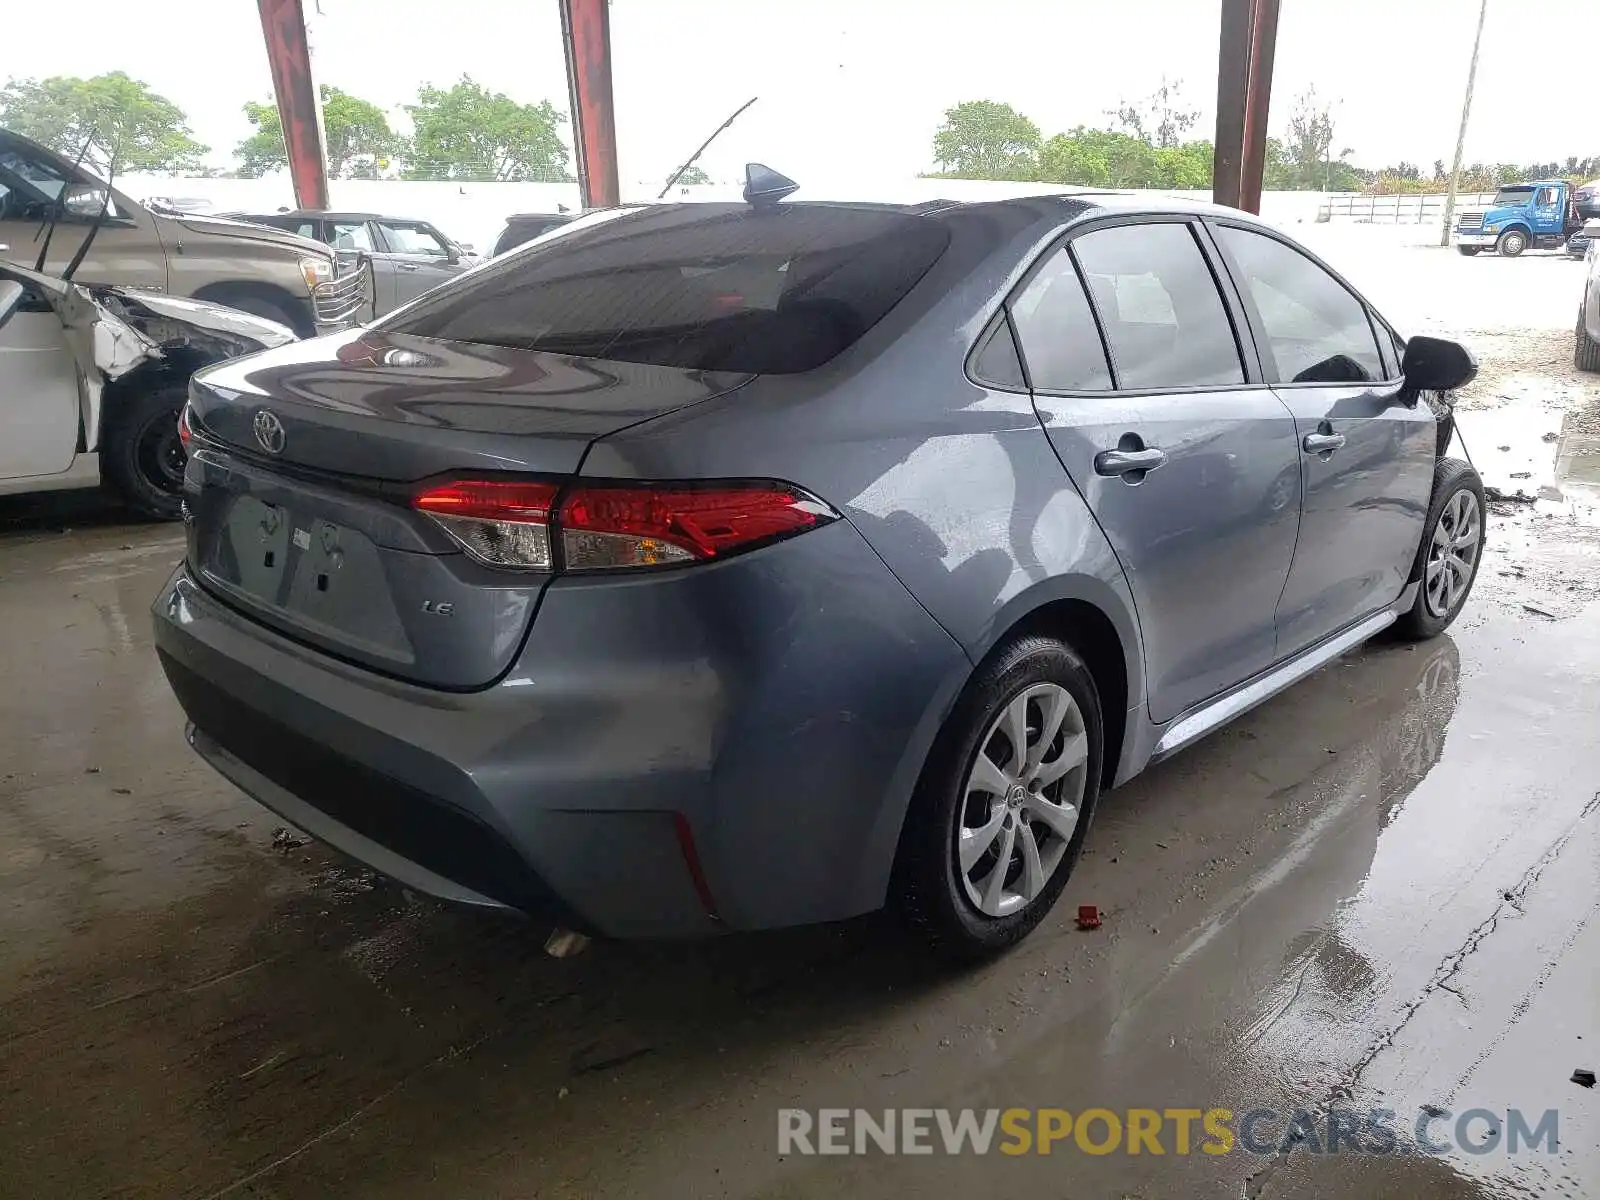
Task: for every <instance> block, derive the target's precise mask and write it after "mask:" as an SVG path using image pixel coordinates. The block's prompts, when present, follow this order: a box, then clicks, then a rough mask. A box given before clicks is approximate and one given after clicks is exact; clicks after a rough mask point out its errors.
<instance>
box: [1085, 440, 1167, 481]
mask: <svg viewBox="0 0 1600 1200" xmlns="http://www.w3.org/2000/svg"><path fill="white" fill-rule="evenodd" d="M1166 461H1167V452H1166V451H1165V450H1158V449H1156V448H1155V447H1154V446H1146V447H1145V448H1144V449H1142V450H1102V451H1100V453H1099V454H1096V455H1095V456H1094V469H1095V474H1097V475H1128V474H1131V473H1132V472H1134V471H1154V470H1155V469H1156V468H1157V467H1159V466H1161V465H1162V464H1163V463H1165V462H1166Z"/></svg>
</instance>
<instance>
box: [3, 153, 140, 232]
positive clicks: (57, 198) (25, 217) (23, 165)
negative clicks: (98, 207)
mask: <svg viewBox="0 0 1600 1200" xmlns="http://www.w3.org/2000/svg"><path fill="white" fill-rule="evenodd" d="M69 185H71V186H75V187H76V188H77V189H78V190H80V191H82V190H92V194H93V195H94V197H95V200H96V203H97V204H98V203H99V202H100V201H103V200H106V196H105V191H104V187H103V185H101V184H100V183H97V182H96V181H94V180H93V179H92V178H91V177H88V176H83V175H79V176H77V177H74V176H72V175H69V174H68V173H67V172H66V171H65V170H63V169H62V168H60V167H58V166H56V164H55V163H53V162H50V161H49V160H48V159H45V158H41V157H39V156H38V155H35V154H30V153H29V152H28V151H27V150H26V149H23V148H20V147H16V146H6V147H5V148H4V149H0V220H6V221H47V220H50V219H51V218H54V219H56V220H59V221H66V222H73V221H77V222H83V221H87V220H89V219H90V218H88V217H85V216H80V215H78V214H76V213H73V212H70V211H68V210H66V209H65V208H63V207H61V199H62V193H63V192H64V191H65V190H66V189H67V187H68V186H69ZM106 216H108V217H110V218H112V219H113V220H115V219H117V218H118V217H120V216H122V213H121V212H119V211H118V208H117V202H116V200H114V199H111V200H108V201H106Z"/></svg>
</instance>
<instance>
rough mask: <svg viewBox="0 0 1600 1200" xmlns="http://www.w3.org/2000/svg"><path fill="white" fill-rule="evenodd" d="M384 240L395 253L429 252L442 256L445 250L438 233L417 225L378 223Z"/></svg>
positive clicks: (436, 256) (445, 252) (438, 256)
mask: <svg viewBox="0 0 1600 1200" xmlns="http://www.w3.org/2000/svg"><path fill="white" fill-rule="evenodd" d="M379 228H380V229H382V230H383V238H384V241H386V242H388V243H389V249H391V250H393V251H394V252H395V253H396V254H431V255H433V256H434V257H435V258H444V257H445V255H446V254H447V250H446V248H445V245H444V243H443V242H442V241H440V240H439V236H438V234H436V233H434V232H432V231H431V230H428V229H423V228H421V227H420V226H417V225H390V224H387V223H384V224H380V225H379Z"/></svg>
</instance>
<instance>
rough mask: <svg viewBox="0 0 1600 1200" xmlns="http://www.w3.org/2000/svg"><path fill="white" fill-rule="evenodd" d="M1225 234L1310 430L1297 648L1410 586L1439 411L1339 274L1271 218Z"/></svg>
mask: <svg viewBox="0 0 1600 1200" xmlns="http://www.w3.org/2000/svg"><path fill="white" fill-rule="evenodd" d="M1216 234H1217V239H1218V242H1219V244H1220V245H1221V246H1222V248H1223V250H1224V252H1225V257H1226V259H1227V261H1228V263H1229V267H1230V270H1231V272H1232V274H1233V276H1234V278H1235V280H1236V281H1237V283H1238V286H1239V289H1240V292H1241V293H1242V295H1243V298H1244V301H1245V308H1246V311H1247V312H1248V313H1249V316H1250V321H1251V324H1252V325H1253V326H1254V328H1255V335H1256V343H1257V345H1258V346H1259V347H1260V350H1261V360H1262V368H1263V370H1265V371H1266V372H1267V373H1268V378H1270V379H1271V380H1273V387H1274V390H1275V391H1276V392H1277V393H1278V395H1279V397H1281V398H1282V400H1283V402H1284V403H1285V404H1287V405H1288V406H1289V409H1290V411H1291V412H1292V413H1293V414H1294V420H1295V431H1296V434H1297V435H1298V440H1299V451H1298V453H1299V459H1300V474H1301V480H1302V486H1301V491H1302V495H1303V500H1302V511H1301V517H1300V543H1299V549H1298V550H1297V552H1296V554H1295V560H1294V567H1293V569H1292V570H1291V571H1290V573H1289V581H1288V584H1287V586H1286V587H1285V588H1284V590H1283V599H1282V601H1281V602H1280V603H1279V605H1278V617H1277V624H1278V655H1279V657H1286V656H1288V655H1290V654H1294V653H1296V652H1297V651H1299V650H1302V649H1304V648H1305V647H1307V646H1309V645H1311V644H1312V643H1313V642H1316V641H1318V640H1319V639H1321V638H1323V637H1326V636H1327V635H1329V634H1331V633H1333V632H1335V631H1336V630H1338V629H1340V628H1342V627H1343V626H1345V625H1348V624H1350V623H1351V622H1353V621H1355V620H1357V619H1358V618H1360V617H1364V616H1366V615H1368V614H1370V613H1372V612H1374V611H1376V610H1377V609H1380V608H1382V607H1384V606H1385V605H1387V604H1390V603H1392V602H1393V601H1394V600H1395V599H1397V598H1398V597H1399V595H1400V592H1401V590H1402V589H1403V588H1404V587H1405V583H1406V576H1407V575H1408V574H1409V572H1410V568H1411V562H1412V558H1413V556H1414V555H1415V554H1416V550H1417V542H1418V539H1419V538H1420V537H1421V535H1422V525H1423V522H1424V520H1425V518H1426V516H1427V511H1428V499H1429V494H1430V492H1431V490H1432V487H1433V465H1434V458H1435V454H1436V446H1435V443H1434V417H1433V411H1432V410H1431V409H1430V408H1429V407H1428V406H1427V405H1426V404H1423V403H1420V402H1419V401H1418V400H1417V398H1416V397H1415V395H1414V394H1413V395H1411V396H1409V397H1408V396H1407V394H1406V392H1405V389H1404V387H1403V383H1402V381H1401V379H1400V378H1399V365H1398V362H1397V361H1396V359H1395V356H1394V355H1392V354H1390V355H1385V354H1383V353H1382V352H1381V351H1380V349H1379V344H1378V340H1377V339H1378V332H1377V329H1376V328H1375V324H1374V321H1373V318H1372V315H1371V313H1369V311H1368V310H1367V307H1366V305H1365V303H1363V301H1362V300H1361V299H1360V298H1359V297H1358V296H1356V295H1355V294H1354V293H1353V292H1352V291H1350V289H1349V288H1348V287H1346V286H1345V284H1344V283H1343V282H1342V281H1341V280H1339V279H1338V277H1336V276H1335V275H1333V274H1332V273H1331V272H1330V271H1328V270H1327V268H1325V267H1323V266H1322V265H1321V264H1320V263H1318V262H1316V261H1315V260H1314V259H1312V258H1311V257H1310V256H1308V255H1307V254H1305V253H1304V252H1303V251H1301V250H1300V249H1298V248H1297V247H1295V246H1293V245H1291V244H1290V243H1288V242H1287V241H1285V240H1281V239H1279V238H1277V237H1274V236H1272V235H1271V234H1269V233H1266V232H1264V231H1262V230H1260V229H1258V228H1255V227H1248V228H1247V227H1244V226H1242V225H1234V224H1230V223H1228V222H1219V223H1218V224H1217V227H1216ZM1408 399H1409V403H1408V402H1406V401H1407V400H1408Z"/></svg>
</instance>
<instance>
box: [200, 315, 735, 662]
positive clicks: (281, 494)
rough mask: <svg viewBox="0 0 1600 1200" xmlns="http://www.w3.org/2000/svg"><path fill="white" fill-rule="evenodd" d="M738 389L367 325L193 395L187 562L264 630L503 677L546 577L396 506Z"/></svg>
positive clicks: (558, 475)
mask: <svg viewBox="0 0 1600 1200" xmlns="http://www.w3.org/2000/svg"><path fill="white" fill-rule="evenodd" d="M748 378H749V376H747V375H738V374H733V373H705V372H691V371H685V370H678V369H675V368H669V367H654V366H645V365H639V364H630V363H617V362H608V361H601V360H594V359H589V360H584V359H570V358H566V357H563V356H559V355H550V354H543V353H538V352H532V351H525V350H514V349H505V348H498V347H488V346H470V345H462V344H452V343H441V342H436V341H432V340H430V339H423V338H415V337H407V336H401V335H389V334H377V333H374V332H371V331H367V332H364V333H363V332H357V333H351V334H348V335H340V336H336V337H332V338H322V339H318V340H317V341H313V342H302V343H295V344H293V345H290V346H285V347H282V348H281V349H279V350H274V351H269V352H267V353H265V354H259V355H254V356H252V357H249V358H246V359H241V360H236V361H235V362H233V363H229V364H225V365H223V366H222V367H218V368H213V369H211V370H209V371H207V372H204V373H202V374H201V375H199V376H197V377H196V379H195V382H194V385H193V387H192V388H191V400H190V414H191V415H190V424H191V426H192V428H193V431H194V435H195V438H194V441H193V442H192V444H191V450H192V454H191V461H190V467H189V478H188V481H187V485H188V489H187V490H188V498H187V503H188V507H189V517H190V521H189V536H190V543H189V558H190V564H191V568H192V569H193V570H195V572H196V573H197V575H198V576H199V578H200V580H201V582H202V583H203V584H204V585H205V586H206V587H207V588H208V589H209V590H211V591H212V592H213V593H215V594H217V595H219V596H221V597H222V598H224V599H225V600H227V601H229V602H230V603H232V604H233V605H234V606H235V607H236V608H238V609H240V610H241V611H244V612H246V613H247V614H249V615H250V616H252V617H254V618H255V619H257V620H259V621H260V622H261V623H262V624H264V625H267V626H269V627H271V628H273V629H275V630H277V631H278V632H280V633H283V634H285V635H287V636H289V637H291V638H293V639H295V640H298V641H301V642H303V643H306V644H308V645H311V646H314V647H316V648H318V649H320V650H323V651H326V652H328V653H330V654H333V655H336V656H338V657H340V658H343V659H346V660H348V661H351V662H354V663H357V664H360V665H362V666H365V667H370V668H373V669H375V670H379V671H382V672H384V673H386V674H390V675H393V676H396V677H398V678H401V679H405V680H409V681H412V682H417V683H422V684H426V685H429V686H433V687H439V688H448V689H458V690H462V689H473V688H479V687H484V686H487V685H488V684H490V683H492V682H493V681H494V680H495V679H497V678H498V677H499V676H500V675H501V674H503V673H504V672H505V670H506V669H507V668H508V667H509V666H510V664H511V662H512V660H513V658H514V656H515V654H516V651H517V649H518V647H519V646H520V645H521V643H522V639H523V636H524V634H525V633H526V631H527V628H528V623H529V621H530V620H531V619H532V616H533V613H534V610H535V608H536V606H537V603H538V599H539V596H540V594H541V593H542V592H543V589H544V585H545V584H546V583H547V582H548V578H549V577H548V575H546V574H543V573H539V572H516V571H504V570H496V569H493V568H490V567H487V566H484V565H483V564H481V563H478V562H476V561H475V560H473V559H471V558H470V557H468V556H467V555H465V554H464V553H462V552H461V549H460V546H459V545H458V544H457V543H456V542H455V541H453V540H452V539H451V538H450V537H449V536H448V535H446V534H445V532H444V531H443V530H442V529H441V528H440V527H439V526H438V525H437V524H436V523H435V522H434V521H433V520H432V519H431V518H429V517H428V516H426V515H424V514H422V513H419V512H416V511H415V510H413V509H412V507H411V505H410V500H411V498H412V497H413V496H414V495H415V494H416V493H417V492H418V491H419V490H420V489H421V485H422V482H423V481H425V480H435V479H439V478H441V477H451V476H473V477H485V476H491V477H493V476H502V475H505V474H507V473H513V474H515V475H535V476H540V477H544V478H548V479H552V480H555V481H559V480H561V479H564V478H566V477H569V476H571V475H573V474H574V473H576V471H577V469H578V467H579V464H580V463H581V462H582V459H583V456H584V453H585V451H586V450H587V448H588V446H589V445H590V444H591V443H592V442H593V441H594V440H595V439H596V438H598V437H601V436H603V435H605V434H607V433H611V432H614V431H615V430H617V429H621V428H624V427H626V426H628V425H632V424H636V423H638V422H640V421H645V420H649V419H651V418H653V417H656V416H659V415H662V414H664V413H666V412H670V411H672V410H674V409H677V408H682V407H684V406H685V405H689V404H694V403H699V402H701V401H703V400H706V399H709V398H711V397H713V396H716V395H719V394H721V393H724V392H726V391H729V390H731V389H733V388H737V387H738V386H740V385H741V384H742V383H744V382H745V381H746V380H747V379H748Z"/></svg>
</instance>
